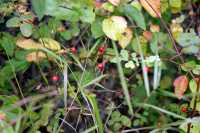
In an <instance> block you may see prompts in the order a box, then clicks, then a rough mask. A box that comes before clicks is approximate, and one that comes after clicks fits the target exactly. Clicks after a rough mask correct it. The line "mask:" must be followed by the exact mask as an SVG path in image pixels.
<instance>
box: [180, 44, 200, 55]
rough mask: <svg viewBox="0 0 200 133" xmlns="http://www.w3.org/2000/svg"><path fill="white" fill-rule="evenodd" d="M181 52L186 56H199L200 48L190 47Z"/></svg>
mask: <svg viewBox="0 0 200 133" xmlns="http://www.w3.org/2000/svg"><path fill="white" fill-rule="evenodd" d="M181 52H183V53H185V54H197V53H198V52H199V47H197V46H194V45H190V46H188V47H185V48H183V49H182V50H181Z"/></svg>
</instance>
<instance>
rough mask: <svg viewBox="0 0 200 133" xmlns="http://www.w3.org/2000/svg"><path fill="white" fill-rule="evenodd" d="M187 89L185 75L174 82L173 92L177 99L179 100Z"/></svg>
mask: <svg viewBox="0 0 200 133" xmlns="http://www.w3.org/2000/svg"><path fill="white" fill-rule="evenodd" d="M187 88H188V78H187V77H186V76H185V75H182V76H179V77H177V78H176V79H175V80H174V91H175V95H176V96H177V97H178V99H181V98H182V97H183V95H184V93H185V91H186V90H187Z"/></svg>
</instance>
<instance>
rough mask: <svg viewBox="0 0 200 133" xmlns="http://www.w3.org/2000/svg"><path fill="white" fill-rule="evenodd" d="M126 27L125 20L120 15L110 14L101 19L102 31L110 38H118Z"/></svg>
mask: <svg viewBox="0 0 200 133" xmlns="http://www.w3.org/2000/svg"><path fill="white" fill-rule="evenodd" d="M126 28H127V22H126V20H125V19H124V18H123V17H121V16H112V17H110V18H107V19H104V20H103V31H104V33H105V34H106V35H107V36H108V37H109V38H110V39H112V40H115V41H116V40H118V39H119V38H120V36H121V34H122V33H123V32H124V31H125V30H126Z"/></svg>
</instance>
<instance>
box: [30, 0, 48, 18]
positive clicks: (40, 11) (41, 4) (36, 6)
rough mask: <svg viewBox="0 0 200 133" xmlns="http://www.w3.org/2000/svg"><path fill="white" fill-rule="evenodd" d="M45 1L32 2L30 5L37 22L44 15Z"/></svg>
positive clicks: (36, 0) (33, 0) (34, 0)
mask: <svg viewBox="0 0 200 133" xmlns="http://www.w3.org/2000/svg"><path fill="white" fill-rule="evenodd" d="M45 3H46V0H32V1H31V4H32V7H33V10H34V12H35V13H36V15H37V17H38V18H39V20H41V19H42V18H43V16H44V15H45V7H46V4H45Z"/></svg>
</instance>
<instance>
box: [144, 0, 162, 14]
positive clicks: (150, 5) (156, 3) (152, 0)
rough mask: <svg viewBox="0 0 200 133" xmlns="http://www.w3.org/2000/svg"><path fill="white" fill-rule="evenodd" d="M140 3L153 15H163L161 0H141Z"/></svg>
mask: <svg viewBox="0 0 200 133" xmlns="http://www.w3.org/2000/svg"><path fill="white" fill-rule="evenodd" d="M140 3H141V4H142V6H143V7H144V9H145V10H146V11H147V12H148V13H149V14H150V15H151V16H152V17H161V12H160V0H140Z"/></svg>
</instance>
